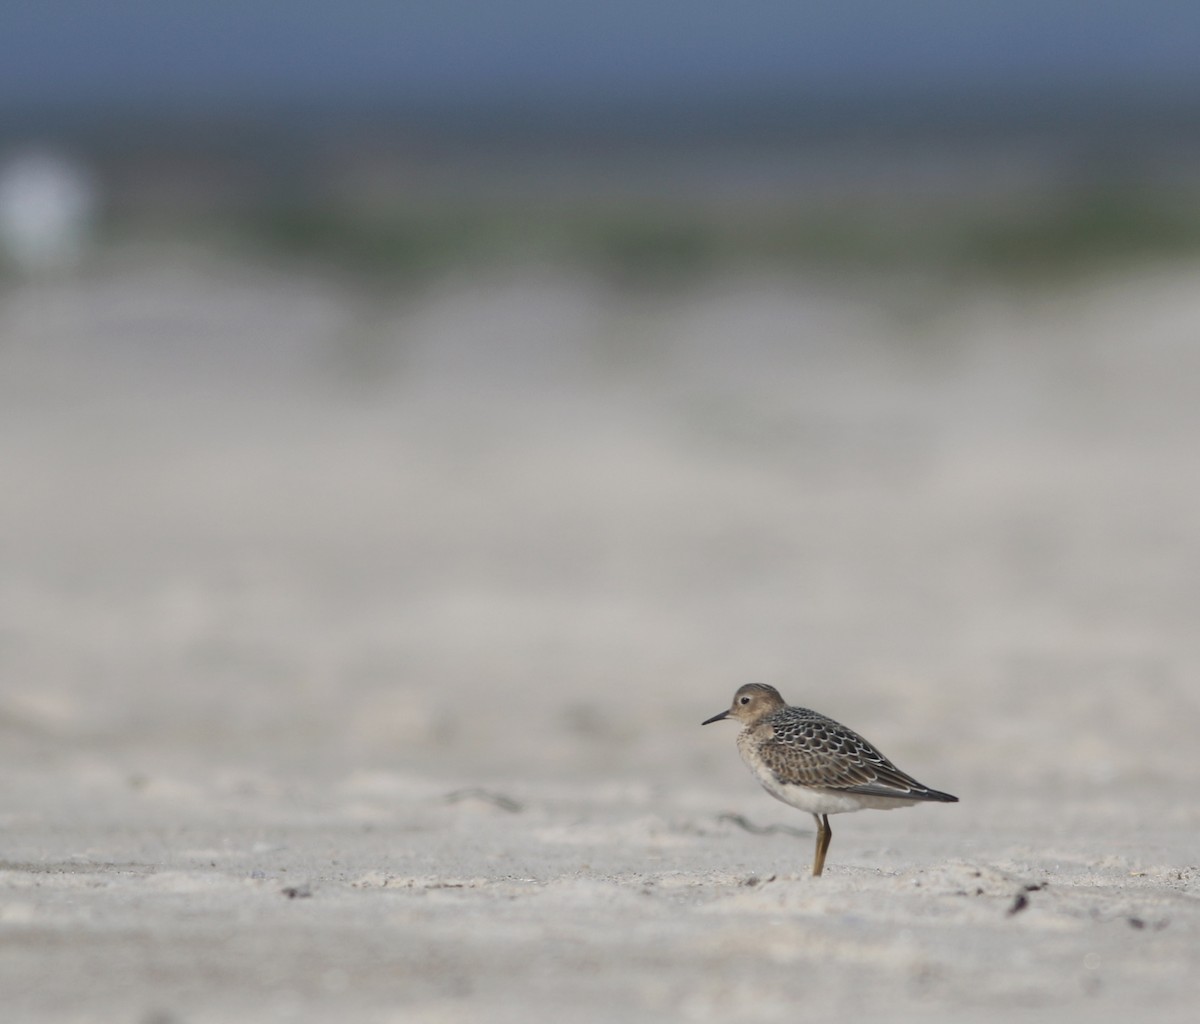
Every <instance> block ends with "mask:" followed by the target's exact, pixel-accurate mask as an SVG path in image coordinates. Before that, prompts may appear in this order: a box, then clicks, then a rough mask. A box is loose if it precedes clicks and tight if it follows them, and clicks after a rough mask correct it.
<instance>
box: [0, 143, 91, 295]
mask: <svg viewBox="0 0 1200 1024" xmlns="http://www.w3.org/2000/svg"><path fill="white" fill-rule="evenodd" d="M95 212H96V188H95V185H94V183H93V180H92V176H91V174H90V173H89V172H88V171H87V169H86V168H85V167H83V166H82V165H81V164H79V163H78V162H76V161H74V160H69V159H67V158H66V157H63V156H59V155H57V154H55V153H51V152H47V151H44V150H26V151H24V152H20V153H18V154H16V155H15V156H11V157H9V158H8V159H6V160H5V161H3V163H0V252H2V253H3V255H4V256H5V257H6V258H7V260H9V261H10V262H12V263H14V264H16V266H17V267H19V268H20V269H21V270H23V271H25V272H27V273H34V274H36V273H44V272H48V271H55V270H61V269H65V268H68V267H71V266H74V265H75V264H76V263H78V262H79V260H80V258H81V257H82V255H83V252H84V249H85V247H86V245H87V243H88V239H89V236H90V235H91V230H92V224H93V221H94V218H95Z"/></svg>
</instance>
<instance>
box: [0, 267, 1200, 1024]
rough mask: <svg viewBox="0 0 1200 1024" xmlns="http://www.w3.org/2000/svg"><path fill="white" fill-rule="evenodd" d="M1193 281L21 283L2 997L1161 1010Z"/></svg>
mask: <svg viewBox="0 0 1200 1024" xmlns="http://www.w3.org/2000/svg"><path fill="white" fill-rule="evenodd" d="M1198 280H1200V273H1198V271H1197V268H1196V267H1194V266H1188V267H1179V268H1157V269H1153V270H1146V271H1140V272H1137V273H1134V272H1129V273H1127V274H1123V275H1119V276H1114V277H1110V278H1107V279H1105V280H1102V281H1091V282H1087V283H1074V284H1067V285H1063V286H1062V287H1061V288H1057V289H1053V290H1051V289H1043V290H1038V291H1026V292H1020V293H1017V292H1012V293H1005V292H998V291H979V292H965V291H964V292H959V293H954V294H943V293H938V292H936V291H934V290H931V289H929V288H916V289H911V290H903V289H896V288H891V289H889V288H879V287H873V288H867V287H866V286H861V287H860V286H855V285H853V284H850V283H847V284H837V285H834V284H828V283H826V284H823V285H820V286H818V285H817V284H813V283H805V282H803V281H796V280H794V279H789V278H785V277H779V278H762V277H746V278H728V279H720V280H714V281H708V282H704V283H703V284H700V285H697V286H696V287H694V288H689V289H684V290H679V291H676V292H671V293H638V292H636V291H618V290H613V289H610V288H607V287H605V286H604V285H602V284H600V283H597V282H595V281H592V280H590V279H588V278H586V277H579V276H575V275H572V274H571V273H568V272H565V271H551V270H525V271H520V272H512V273H509V274H506V275H500V274H497V275H491V276H481V277H462V278H454V279H447V280H445V281H442V282H439V283H437V284H435V285H432V286H429V287H427V288H424V289H421V290H413V291H410V292H396V293H394V294H393V293H387V292H384V291H375V292H371V291H366V290H363V289H359V288H355V287H353V286H351V285H347V284H345V283H340V282H337V281H335V280H332V279H323V278H320V277H311V278H304V277H299V276H295V275H289V274H283V273H279V272H272V271H268V270H264V269H261V268H258V269H256V268H250V267H240V266H229V265H225V264H221V263H219V262H216V261H211V260H205V259H202V258H199V257H195V256H190V255H187V254H177V253H168V254H165V255H162V256H161V257H155V258H153V259H148V258H146V257H145V255H144V254H142V255H130V256H128V257H126V258H124V259H116V258H114V259H112V260H110V261H108V262H106V263H105V264H103V265H102V266H98V267H96V268H94V269H93V270H91V271H90V272H89V273H88V274H86V275H84V276H82V277H80V278H78V279H73V280H63V281H41V282H26V283H16V282H13V281H9V282H7V283H6V284H4V286H3V290H2V291H0V471H2V476H3V493H2V495H0V542H2V552H3V566H2V569H3V571H2V573H0V1002H2V1005H3V1011H2V1016H3V1020H4V1021H5V1022H6V1024H9V1022H22V1021H46V1022H59V1021H61V1022H80V1024H82V1022H93V1021H94V1022H105V1024H107V1022H132V1024H216V1022H230V1021H264V1022H274V1021H301V1022H309V1021H312V1022H317V1021H341V1022H358V1021H362V1022H389V1021H418V1022H423V1021H429V1022H433V1021H450V1022H452V1021H479V1020H488V1021H500V1022H506V1021H514V1022H516V1021H529V1020H557V1021H562V1020H569V1021H609V1020H620V1021H623V1022H626V1024H631V1022H634V1021H659V1020H670V1019H678V1020H696V1021H733V1020H745V1021H794V1020H813V1021H820V1020H833V1019H835V1018H836V1019H839V1020H855V1019H864V1018H868V1017H869V1018H874V1019H877V1020H887V1021H907V1020H913V1021H916V1020H920V1021H923V1022H928V1021H947V1022H950V1021H953V1022H963V1021H1011V1020H1014V1019H1020V1020H1046V1021H1050V1020H1053V1021H1055V1022H1076V1021H1078V1022H1082V1021H1088V1022H1092V1021H1104V1020H1153V1021H1168V1022H1169V1021H1181V1022H1182V1021H1185V1020H1187V1021H1191V1020H1192V1019H1194V1013H1195V1007H1196V1005H1197V999H1198V998H1200V801H1198V800H1197V798H1196V785H1195V784H1196V779H1197V777H1198V776H1200V683H1198V681H1197V680H1198V679H1200V626H1198V624H1200V446H1198V442H1200V288H1198V287H1197V281H1198ZM751 680H758V681H763V682H770V683H773V684H774V685H776V686H778V687H779V688H780V689H781V690H782V691H783V693H784V695H785V697H787V698H788V699H789V700H790V701H792V702H793V703H799V704H805V705H808V706H811V707H815V708H817V709H818V710H820V711H823V712H824V713H826V714H829V715H831V716H833V717H835V718H838V719H840V720H842V721H844V722H846V723H847V724H849V725H851V726H852V727H854V728H856V729H857V730H858V731H860V732H862V733H864V734H865V735H866V736H868V737H869V738H870V739H872V740H873V741H874V742H876V743H877V744H878V745H879V746H880V747H881V748H882V749H883V750H884V752H885V753H887V754H888V755H889V756H891V757H892V758H893V759H894V760H895V761H897V762H898V763H899V764H900V766H901V767H902V768H905V769H906V770H908V771H910V772H911V773H913V774H914V775H916V776H917V777H918V778H919V779H921V780H922V781H923V782H925V783H927V784H929V785H931V786H935V787H938V788H941V789H946V790H949V791H951V792H954V793H957V794H958V795H959V797H960V798H961V801H962V802H961V803H959V804H957V805H953V806H940V805H934V806H925V807H916V808H913V809H906V810H900V811H896V812H892V813H880V812H865V813H862V814H857V815H846V816H839V817H837V818H835V819H834V821H833V826H834V839H833V844H832V848H831V851H830V855H829V863H828V867H827V870H826V874H825V875H824V877H822V878H820V879H813V878H810V877H808V867H809V864H810V861H811V856H812V842H813V839H812V825H811V819H809V818H808V817H807V816H805V815H803V814H800V813H799V812H796V811H793V810H791V809H790V808H788V807H785V806H784V805H782V804H779V803H777V802H775V801H773V800H771V799H770V798H769V797H768V796H767V795H766V794H765V793H763V792H762V791H761V789H759V788H758V786H757V785H756V784H755V783H754V782H753V780H752V779H751V778H750V776H749V774H748V773H747V772H746V771H745V769H744V768H743V766H742V765H741V763H740V762H739V760H738V758H737V754H736V751H735V748H734V735H735V727H734V726H732V725H731V724H728V723H721V724H717V725H713V726H710V727H708V728H705V729H701V728H700V726H699V723H700V721H701V720H702V719H704V718H707V717H708V716H710V715H712V714H714V713H716V712H717V711H719V710H721V709H723V708H724V707H725V706H726V705H727V703H728V701H729V699H730V697H731V695H732V693H733V690H734V689H735V688H736V686H737V685H739V684H740V683H743V682H747V681H751ZM738 816H741V817H740V818H739V817H738ZM747 826H750V827H747ZM762 829H769V831H765V832H763V831H761V830H762Z"/></svg>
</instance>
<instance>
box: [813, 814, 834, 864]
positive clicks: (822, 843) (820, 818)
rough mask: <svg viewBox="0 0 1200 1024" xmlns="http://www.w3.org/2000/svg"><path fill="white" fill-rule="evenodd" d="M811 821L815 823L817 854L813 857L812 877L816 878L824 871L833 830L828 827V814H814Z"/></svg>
mask: <svg viewBox="0 0 1200 1024" xmlns="http://www.w3.org/2000/svg"><path fill="white" fill-rule="evenodd" d="M813 819H814V820H815V821H816V823H817V852H816V856H814V857H813V876H814V877H816V876H817V875H819V874H820V873H821V872H822V871H824V870H825V854H826V853H827V852H828V851H829V840H830V839H832V838H833V829H831V828H830V827H829V815H828V814H814V815H813Z"/></svg>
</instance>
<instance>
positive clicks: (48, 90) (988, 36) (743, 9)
mask: <svg viewBox="0 0 1200 1024" xmlns="http://www.w3.org/2000/svg"><path fill="white" fill-rule="evenodd" d="M2 9H3V13H2V17H0V112H4V111H7V112H9V113H12V112H17V111H21V110H28V109H31V108H33V109H36V108H39V107H44V106H49V107H59V108H61V107H62V106H64V105H65V106H73V105H85V106H95V105H96V104H101V105H112V104H116V105H135V106H151V107H162V106H167V107H171V106H176V105H190V106H199V107H202V108H227V107H230V106H236V105H237V104H240V103H245V102H255V101H258V102H267V103H278V102H287V101H294V102H305V101H323V102H326V103H334V104H338V103H348V104H370V103H384V104H387V103H405V102H415V103H421V102H435V101H440V102H446V101H450V102H465V103H471V102H475V101H481V100H494V99H496V98H507V99H511V100H518V101H522V102H538V101H546V102H563V101H574V100H590V101H596V100H606V99H628V98H643V99H644V98H649V99H652V100H653V99H656V98H658V99H664V100H670V99H672V98H676V97H688V98H695V97H697V96H703V95H704V94H705V93H719V92H720V91H722V90H742V91H748V92H751V91H756V90H758V91H776V92H782V93H785V94H798V95H799V94H804V93H806V92H809V91H818V92H828V91H846V90H852V91H858V92H862V91H865V92H872V91H878V90H888V89H896V88H899V89H905V88H912V89H924V90H929V89H934V90H943V89H944V90H968V91H971V90H979V91H985V92H996V91H997V90H999V91H1001V92H1003V91H1004V90H1005V89H1010V88H1019V89H1021V90H1029V89H1031V88H1034V89H1036V88H1044V89H1047V90H1071V91H1082V92H1085V93H1086V92H1095V91H1113V90H1126V91H1133V92H1142V93H1147V94H1150V95H1154V96H1158V97H1159V98H1164V97H1165V98H1170V99H1175V100H1178V99H1180V98H1190V97H1200V60H1198V59H1197V53H1198V49H1197V47H1198V43H1200V3H1197V2H1196V0H1140V2H1106V0H972V2H968V0H911V2H896V0H737V2H716V0H604V2H602V3H594V4H579V3H569V2H565V0H493V2H487V0H339V2H336V3H335V2H332V0H102V2H98V0H4V2H3V5H2Z"/></svg>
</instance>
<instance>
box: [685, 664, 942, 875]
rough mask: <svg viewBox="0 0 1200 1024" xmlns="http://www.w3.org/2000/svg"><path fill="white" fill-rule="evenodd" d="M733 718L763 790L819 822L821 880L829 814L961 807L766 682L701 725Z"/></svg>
mask: <svg viewBox="0 0 1200 1024" xmlns="http://www.w3.org/2000/svg"><path fill="white" fill-rule="evenodd" d="M726 718H732V719H734V720H735V721H738V722H741V723H742V726H743V729H742V731H741V732H740V733H738V738H737V745H738V753H739V754H741V755H742V760H743V761H744V762H745V763H746V767H747V768H749V769H750V771H751V772H752V773H753V774H754V777H755V778H756V779H758V781H759V782H760V783H762V786H763V789H765V790H766V791H767V792H768V793H770V794H771V796H773V797H775V799H777V800H782V801H783V802H784V803H785V804H788V805H790V806H792V807H796V808H798V809H799V810H802V811H808V812H809V814H811V815H812V816H813V819H814V820H815V821H816V823H817V848H816V852H815V854H814V855H813V866H812V873H813V875H814V876H818V875H820V874H821V873H822V872H823V871H824V870H825V854H826V853H828V852H829V841H830V839H832V838H833V830H832V829H830V827H829V815H831V814H845V813H848V812H850V811H861V810H864V809H866V808H875V809H879V810H890V809H891V808H893V807H911V806H912V805H913V804H916V803H921V802H922V801H932V802H935V803H947V804H952V803H958V797H956V796H951V795H950V794H949V793H942V792H940V791H939V790H936V789H930V788H929V787H928V786H924V785H922V784H921V783H919V782H918V781H917V780H916V779H914V778H913V777H912V776H911V775H907V774H905V773H904V772H902V771H901V770H900V769H899V768H897V767H896V766H895V765H894V764H892V762H891V761H889V760H888V759H887V758H886V757H884V756H883V754H881V753H880V752H879V751H878V750H876V749H875V747H874V746H872V745H871V744H870V743H868V742H867V741H866V740H865V739H863V738H862V737H861V736H860V735H858V733H856V732H854V731H853V730H852V729H848V728H846V726H844V725H842V724H841V723H840V722H835V721H834V720H833V719H832V718H826V717H825V716H824V715H822V714H819V713H817V712H816V711H810V710H809V709H808V708H800V707H791V706H790V705H789V704H787V702H785V701H784V699H783V697H781V696H780V694H779V691H778V690H777V689H775V687H773V686H767V685H766V684H765V683H747V684H746V685H745V686H742V687H741V688H740V689H739V690H738V691H737V693H735V694H734V695H733V704H732V705H730V707H729V708H728V709H727V710H725V711H722V712H721V713H720V714H718V715H713V716H712V718H708V719H705V720H704V721H703V722H702V723H700V724H701V725H711V724H712V723H713V722H720V721H721V720H723V719H726Z"/></svg>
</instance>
